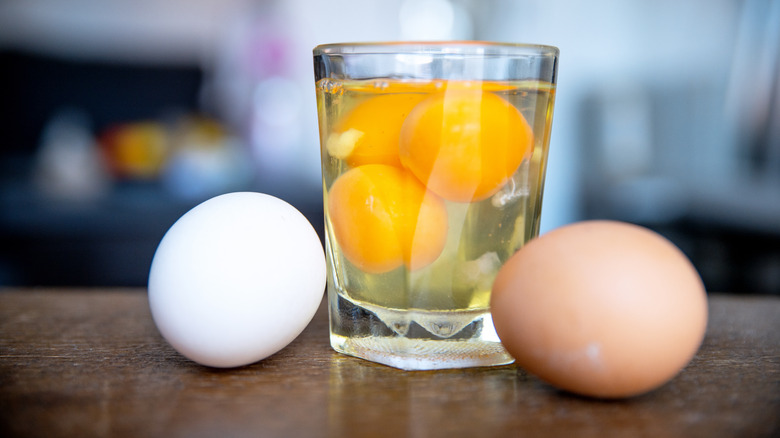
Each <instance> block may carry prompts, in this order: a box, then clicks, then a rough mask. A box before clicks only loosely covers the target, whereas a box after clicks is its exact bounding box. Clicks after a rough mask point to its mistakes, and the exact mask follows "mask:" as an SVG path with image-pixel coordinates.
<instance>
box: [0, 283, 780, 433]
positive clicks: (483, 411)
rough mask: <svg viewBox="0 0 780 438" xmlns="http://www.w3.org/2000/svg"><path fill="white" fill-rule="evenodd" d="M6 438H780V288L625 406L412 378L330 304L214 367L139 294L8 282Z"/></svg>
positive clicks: (739, 310)
mask: <svg viewBox="0 0 780 438" xmlns="http://www.w3.org/2000/svg"><path fill="white" fill-rule="evenodd" d="M0 436H2V437H12V436H41V437H58V436H65V437H90V436H117V437H124V436H127V437H155V436H164V437H201V436H202V437H243V436H247V437H249V436H251V437H255V436H257V437H299V436H300V437H319V436H333V437H342V436H393V437H436V436H448V437H455V436H480V437H500V436H530V437H534V436H545V437H547V436H566V437H571V436H584V437H599V438H600V437H610V436H620V437H626V436H630V437H640V436H647V437H721V436H723V437H762V436H764V437H769V436H774V437H777V436H780V298H778V297H751V296H731V295H711V296H710V325H709V328H708V331H707V336H706V338H705V341H704V344H703V345H702V347H701V349H700V351H699V353H698V354H697V356H696V357H695V358H694V360H693V361H692V362H691V364H690V365H689V366H688V367H687V368H686V369H685V370H683V372H682V373H680V374H679V375H678V376H677V377H676V378H675V379H673V380H672V381H671V382H670V383H668V384H666V385H664V386H663V387H661V388H659V389H658V390H656V391H653V392H651V393H649V394H646V395H643V396H640V397H636V398H633V399H629V400H621V401H598V400H592V399H586V398H581V397H576V396H573V395H569V394H566V393H563V392H560V391H557V390H555V389H553V388H551V387H550V386H548V385H546V384H544V383H543V382H541V381H539V380H538V379H536V378H535V377H533V376H531V375H529V374H527V373H526V372H524V371H523V370H521V369H518V368H517V367H516V366H514V365H509V366H502V367H494V368H475V369H465V370H445V371H417V372H404V371H400V370H396V369H393V368H388V367H385V366H382V365H375V364H372V363H369V362H366V361H363V360H360V359H355V358H351V357H346V356H342V355H339V354H337V353H335V352H334V351H332V350H331V349H330V347H329V345H328V335H327V315H326V312H325V308H324V306H323V307H322V308H321V309H320V311H319V313H318V314H317V316H316V317H315V319H314V321H313V322H312V324H311V325H310V326H309V327H308V328H307V329H306V331H305V332H304V333H303V334H302V335H301V336H300V337H299V338H298V339H297V340H295V341H294V342H293V343H292V344H291V345H290V346H289V347H287V348H285V349H284V350H282V351H281V352H279V353H277V354H276V355H274V356H272V357H270V358H268V359H266V360H264V361H261V362H259V363H256V364H254V365H251V366H246V367H242V368H239V369H232V370H216V369H209V368H206V367H202V366H199V365H197V364H195V363H193V362H190V361H188V360H187V359H184V358H183V357H181V356H180V355H179V354H178V353H176V351H174V350H173V349H172V348H171V347H170V346H168V345H167V344H166V343H165V341H164V340H163V339H162V338H161V337H160V335H159V333H158V332H157V329H156V328H155V326H154V323H153V321H152V319H151V315H150V313H149V309H148V303H147V298H146V294H145V291H143V290H92V291H85V290H35V289H27V290H4V291H0Z"/></svg>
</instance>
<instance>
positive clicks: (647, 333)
mask: <svg viewBox="0 0 780 438" xmlns="http://www.w3.org/2000/svg"><path fill="white" fill-rule="evenodd" d="M491 309H492V313H493V322H494V325H495V328H496V331H497V333H498V336H499V338H500V339H501V341H502V343H503V344H504V346H505V347H506V349H507V351H509V353H510V354H511V355H512V356H513V357H514V358H515V359H516V361H517V362H516V363H517V364H518V365H519V366H521V367H523V368H524V369H526V370H527V371H528V372H530V373H532V374H535V375H536V376H538V377H540V378H541V379H543V380H545V381H547V382H549V383H550V384H552V385H554V386H556V387H558V388H561V389H564V390H567V391H570V392H574V393H578V394H582V395H586V396H592V397H599V398H619V397H629V396H634V395H638V394H642V393H645V392H648V391H650V390H653V389H655V388H657V387H659V386H661V385H662V384H664V383H665V382H667V381H669V380H670V379H672V378H673V377H674V376H675V375H676V374H677V373H678V372H679V371H680V370H681V369H682V368H684V367H685V366H686V365H687V364H688V363H689V362H690V360H691V359H692V358H693V356H694V354H695V353H696V352H697V350H698V348H699V346H700V344H701V341H702V339H703V337H704V332H705V329H706V325H707V298H706V292H705V289H704V285H703V284H702V281H701V278H700V277H699V275H698V273H697V272H696V270H695V268H694V267H693V265H692V264H691V262H690V261H689V260H688V259H687V258H686V256H685V255H684V254H683V253H682V252H681V251H680V250H679V249H678V248H677V247H675V246H674V245H673V244H672V243H671V242H669V241H668V240H666V239H665V238H663V237H662V236H660V235H659V234H657V233H655V232H652V231H650V230H648V229H646V228H643V227H639V226H636V225H631V224H627V223H621V222H613V221H587V222H580V223H575V224H571V225H567V226H564V227H561V228H558V229H556V230H553V231H550V232H548V233H546V234H544V235H542V236H540V237H538V238H537V239H534V240H532V241H530V242H529V243H528V244H527V245H526V246H524V247H523V248H522V249H520V250H519V251H518V252H517V253H516V254H514V255H513V256H512V257H511V258H510V259H509V260H508V261H507V263H506V264H505V265H504V266H503V267H502V268H501V270H500V271H499V274H498V276H497V277H496V280H495V282H494V284H493V292H492V296H491Z"/></svg>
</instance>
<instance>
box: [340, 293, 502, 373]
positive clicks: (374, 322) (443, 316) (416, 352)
mask: <svg viewBox="0 0 780 438" xmlns="http://www.w3.org/2000/svg"><path fill="white" fill-rule="evenodd" d="M329 301H330V324H331V335H330V342H331V346H332V347H333V348H334V349H335V350H336V351H338V352H340V353H344V354H347V355H350V356H355V357H359V358H362V359H366V360H369V361H372V362H376V363H381V364H384V365H388V366H391V367H395V368H400V369H403V370H435V369H447V368H467V367H481V366H496V365H505V364H509V363H512V362H514V359H513V358H512V357H511V356H510V355H509V354H508V353H507V352H506V350H505V349H504V347H503V346H502V345H501V342H500V341H499V339H498V336H497V335H496V332H495V329H494V328H493V320H492V318H491V316H490V313H489V312H488V311H487V310H486V309H480V310H468V311H423V310H408V311H401V310H396V309H386V308H381V307H374V306H371V305H369V304H365V303H357V302H353V301H351V300H348V299H345V298H344V297H341V296H339V295H338V294H331V296H330V298H329Z"/></svg>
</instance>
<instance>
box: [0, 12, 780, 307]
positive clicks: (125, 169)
mask: <svg viewBox="0 0 780 438" xmlns="http://www.w3.org/2000/svg"><path fill="white" fill-rule="evenodd" d="M411 39H416V40H442V39H480V40H495V41H505V42H527V43H543V44H550V45H555V46H558V47H559V48H560V50H561V58H560V64H559V65H560V67H559V84H558V98H557V104H556V113H555V120H554V123H553V133H552V142H551V153H550V161H549V167H548V177H547V186H546V191H545V198H544V210H543V220H542V231H543V232H544V231H547V230H550V229H552V228H554V227H557V226H560V225H563V224H566V223H570V222H573V221H577V220H582V219H588V218H612V219H619V220H625V221H630V222H634V223H639V224H642V225H645V226H648V227H650V228H652V229H655V230H657V231H659V232H661V233H662V234H664V235H665V236H667V237H668V238H670V239H671V240H672V241H673V242H674V243H676V244H677V245H678V246H679V247H680V248H681V249H682V250H683V251H684V252H685V253H686V254H687V255H688V256H689V257H690V258H691V259H692V261H693V262H694V264H695V265H696V267H697V268H698V270H699V272H700V273H701V275H702V277H703V278H704V281H705V283H706V286H707V288H708V290H710V291H728V292H740V293H748V292H749V293H770V294H778V293H780V79H779V78H780V1H772V0H656V1H625V0H590V1H577V0H568V1H567V0H525V1H523V0H517V1H512V0H384V1H377V0H367V1H344V0H330V1H327V2H325V1H323V2H320V1H316V0H288V1H271V0H255V1H249V0H103V1H97V0H66V1H63V0H24V1H15V0H0V285H6V286H7V285H34V286H46V285H57V286H98V287H99V286H144V285H145V284H146V279H147V274H148V269H149V264H150V262H151V259H152V256H153V254H154V250H155V249H156V246H157V244H158V243H159V240H160V239H161V238H162V236H163V234H164V233H165V231H166V230H167V229H168V227H170V226H171V225H172V224H173V222H174V221H175V220H176V219H177V218H178V217H179V216H180V215H181V214H183V213H184V212H186V211H187V210H188V209H189V208H191V207H193V206H194V205H196V204H197V203H199V202H201V201H203V200H205V199H207V198H209V197H211V196H214V195H216V194H219V193H224V192H229V191H235V190H256V191H262V192H266V193H270V194H274V195H277V196H280V197H282V198H284V199H286V200H287V201H288V202H290V203H292V204H293V205H295V206H296V207H298V208H299V209H300V210H301V211H302V212H303V213H304V214H306V215H307V216H308V217H309V219H310V220H311V221H312V223H313V225H314V226H315V227H316V228H317V229H318V231H320V232H321V231H322V220H323V219H322V199H321V193H320V190H321V185H320V184H321V181H320V170H319V149H318V148H319V146H318V138H317V120H316V114H315V111H316V105H315V100H314V84H313V73H312V62H311V49H312V48H313V47H314V46H315V45H317V44H320V43H330V42H343V41H357V40H360V41H380V40H411ZM583 256H587V255H583Z"/></svg>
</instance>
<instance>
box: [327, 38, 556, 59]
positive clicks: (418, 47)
mask: <svg viewBox="0 0 780 438" xmlns="http://www.w3.org/2000/svg"><path fill="white" fill-rule="evenodd" d="M312 52H313V54H314V56H320V55H325V56H329V55H383V54H384V55H390V54H425V55H436V54H441V55H457V54H463V55H487V56H490V55H529V54H530V55H539V56H556V57H557V56H559V54H560V50H559V49H558V47H555V46H551V45H545V44H527V43H508V42H494V41H377V42H345V43H332V44H320V45H318V46H316V47H315V48H314V49H313V50H312Z"/></svg>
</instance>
